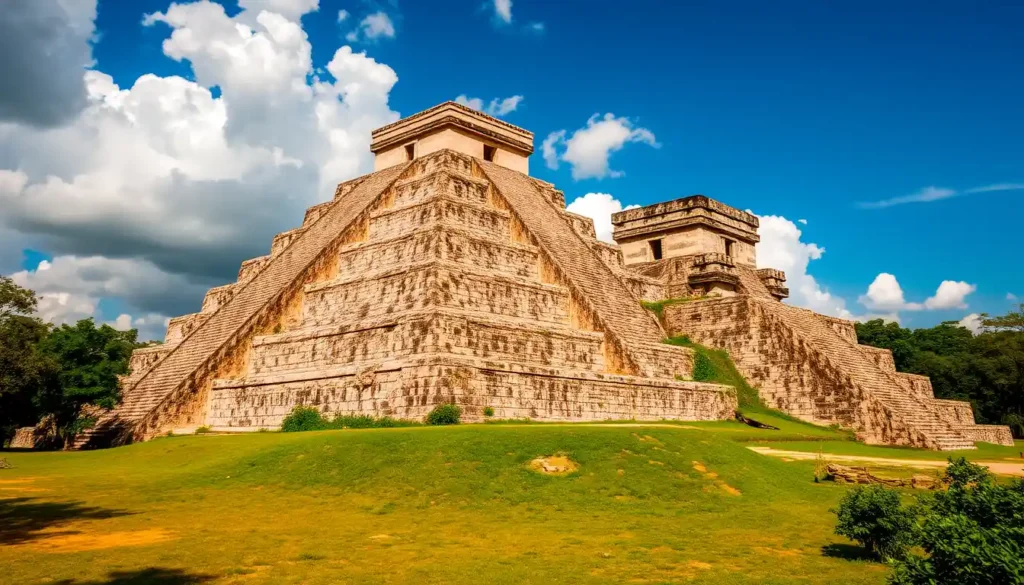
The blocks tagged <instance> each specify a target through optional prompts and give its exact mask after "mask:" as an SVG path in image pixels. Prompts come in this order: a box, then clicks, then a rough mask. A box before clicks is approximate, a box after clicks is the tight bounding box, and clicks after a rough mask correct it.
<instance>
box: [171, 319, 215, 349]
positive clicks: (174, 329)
mask: <svg viewBox="0 0 1024 585" xmlns="http://www.w3.org/2000/svg"><path fill="white" fill-rule="evenodd" d="M208 317H209V315H207V314H204V313H191V314H188V315H182V316H180V317H175V318H173V319H171V320H170V322H168V323H167V335H166V336H165V337H164V343H166V344H168V345H177V344H179V343H181V341H182V340H183V339H185V338H186V337H188V336H189V335H191V333H192V332H193V331H195V330H196V328H198V327H199V326H200V325H202V324H203V322H204V321H206V319H207V318H208Z"/></svg>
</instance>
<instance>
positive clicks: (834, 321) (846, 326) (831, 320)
mask: <svg viewBox="0 0 1024 585" xmlns="http://www.w3.org/2000/svg"><path fill="white" fill-rule="evenodd" d="M818 318H819V319H821V320H822V321H824V322H826V323H828V325H829V327H831V328H832V330H833V331H835V332H836V334H837V335H839V337H842V338H843V339H845V340H847V341H849V342H850V343H857V328H856V327H855V325H854V323H853V321H847V320H846V319H840V318H838V317H830V316H828V315H818Z"/></svg>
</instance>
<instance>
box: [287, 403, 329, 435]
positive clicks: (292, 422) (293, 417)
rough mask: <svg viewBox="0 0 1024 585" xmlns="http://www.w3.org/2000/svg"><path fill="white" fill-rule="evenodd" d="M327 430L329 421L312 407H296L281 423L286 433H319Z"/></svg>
mask: <svg viewBox="0 0 1024 585" xmlns="http://www.w3.org/2000/svg"><path fill="white" fill-rule="evenodd" d="M326 428H327V419H325V418H324V417H323V415H322V414H320V411H319V410H317V409H316V408H313V407H311V406H296V407H295V408H293V409H292V411H291V412H290V413H288V416H286V417H284V421H282V422H281V430H282V431H284V432H286V433H297V432H301V431H319V430H322V429H326Z"/></svg>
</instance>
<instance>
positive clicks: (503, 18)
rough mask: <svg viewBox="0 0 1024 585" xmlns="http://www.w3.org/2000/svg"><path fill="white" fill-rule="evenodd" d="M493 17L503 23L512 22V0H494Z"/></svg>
mask: <svg viewBox="0 0 1024 585" xmlns="http://www.w3.org/2000/svg"><path fill="white" fill-rule="evenodd" d="M493 6H494V17H495V18H496V19H497V20H498V21H500V22H503V23H505V24H512V0H494V2H493Z"/></svg>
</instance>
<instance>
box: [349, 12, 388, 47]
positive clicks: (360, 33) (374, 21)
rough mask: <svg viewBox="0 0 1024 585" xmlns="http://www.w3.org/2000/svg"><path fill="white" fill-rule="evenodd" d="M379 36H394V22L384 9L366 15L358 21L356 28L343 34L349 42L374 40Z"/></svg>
mask: <svg viewBox="0 0 1024 585" xmlns="http://www.w3.org/2000/svg"><path fill="white" fill-rule="evenodd" d="M339 16H340V15H339ZM380 38H385V39H393V38H395V23H394V22H392V21H391V17H390V16H388V14H387V13H386V12H384V11H380V12H374V13H373V14H368V15H366V17H365V18H363V20H362V21H360V22H359V27H358V28H357V29H355V30H353V31H352V32H350V33H348V34H347V35H345V39H347V40H348V41H349V42H350V43H355V42H358V41H375V40H377V39H380Z"/></svg>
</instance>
